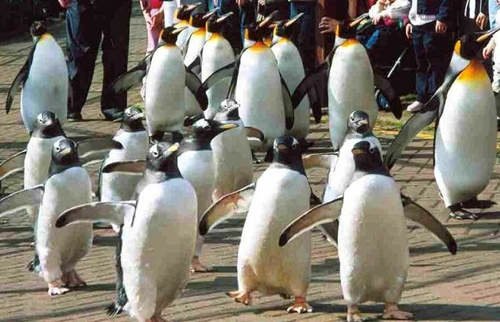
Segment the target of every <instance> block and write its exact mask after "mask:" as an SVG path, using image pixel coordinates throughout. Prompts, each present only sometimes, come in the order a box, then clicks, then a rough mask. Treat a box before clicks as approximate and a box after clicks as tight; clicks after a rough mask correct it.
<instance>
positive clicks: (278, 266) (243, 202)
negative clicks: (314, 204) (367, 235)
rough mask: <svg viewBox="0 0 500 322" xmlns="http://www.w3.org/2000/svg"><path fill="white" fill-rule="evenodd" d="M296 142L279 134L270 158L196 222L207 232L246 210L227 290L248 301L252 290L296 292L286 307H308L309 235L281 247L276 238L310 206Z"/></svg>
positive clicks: (306, 309) (308, 309) (297, 309)
mask: <svg viewBox="0 0 500 322" xmlns="http://www.w3.org/2000/svg"><path fill="white" fill-rule="evenodd" d="M300 151H301V148H300V145H299V142H298V141H297V140H296V139H295V138H293V137H291V136H281V137H278V138H276V139H275V141H274V144H273V154H274V157H273V163H272V164H271V165H270V166H269V168H267V170H266V171H264V173H262V175H261V176H260V178H259V179H258V180H257V183H256V184H251V185H249V186H247V187H244V188H242V189H240V190H239V191H236V192H233V193H231V194H228V195H226V196H224V197H222V198H221V199H219V200H218V201H217V202H216V203H215V204H214V205H212V206H211V207H210V208H209V209H208V210H207V211H206V213H205V214H204V215H203V218H202V220H201V222H200V232H201V233H202V234H205V233H207V232H208V230H210V229H211V228H213V227H214V226H215V225H217V224H218V223H219V222H221V221H222V220H224V219H225V218H226V217H228V216H230V215H233V214H234V213H236V212H245V211H248V214H247V216H246V220H245V224H244V226H243V233H242V235H241V241H240V246H239V249H238V264H237V268H238V291H235V292H230V293H228V295H229V296H230V297H232V298H234V300H235V301H237V302H240V303H243V304H245V305H248V304H250V302H251V294H252V293H253V292H254V291H259V292H261V293H264V294H266V295H271V294H280V295H282V296H283V297H285V298H287V297H289V296H294V297H295V303H294V304H293V305H292V306H290V307H289V308H288V311H289V312H297V313H305V312H311V311H312V308H311V307H310V306H309V305H308V304H307V302H306V293H307V288H308V286H309V280H310V275H311V235H310V233H306V234H304V235H303V236H301V237H300V238H298V239H297V240H295V241H294V242H293V243H292V244H291V245H290V247H287V248H280V247H279V246H278V243H277V238H278V236H279V234H280V232H281V231H282V230H283V229H284V228H285V226H286V225H287V224H288V223H289V222H290V221H291V220H294V219H295V218H297V217H298V216H299V215H300V214H301V213H302V212H304V211H305V210H307V209H308V208H309V195H310V188H309V183H308V182H307V178H306V176H305V174H304V167H303V165H302V159H301V152H300Z"/></svg>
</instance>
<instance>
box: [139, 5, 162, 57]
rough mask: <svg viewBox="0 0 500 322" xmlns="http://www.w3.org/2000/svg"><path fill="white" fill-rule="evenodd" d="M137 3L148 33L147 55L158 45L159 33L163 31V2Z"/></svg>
mask: <svg viewBox="0 0 500 322" xmlns="http://www.w3.org/2000/svg"><path fill="white" fill-rule="evenodd" d="M139 2H140V4H141V9H142V15H143V16H144V20H146V28H147V31H148V47H147V49H146V54H148V53H150V52H152V51H153V50H154V49H155V48H156V46H157V45H158V39H159V38H160V31H161V30H162V29H163V9H162V4H163V0H139Z"/></svg>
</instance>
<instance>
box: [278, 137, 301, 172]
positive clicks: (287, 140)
mask: <svg viewBox="0 0 500 322" xmlns="http://www.w3.org/2000/svg"><path fill="white" fill-rule="evenodd" d="M273 162H278V163H281V164H284V165H287V166H293V165H294V164H297V163H298V164H300V166H302V148H301V147H300V144H299V141H298V140H297V139H296V138H294V137H293V136H290V135H283V136H280V137H277V138H276V139H275V140H274V143H273Z"/></svg>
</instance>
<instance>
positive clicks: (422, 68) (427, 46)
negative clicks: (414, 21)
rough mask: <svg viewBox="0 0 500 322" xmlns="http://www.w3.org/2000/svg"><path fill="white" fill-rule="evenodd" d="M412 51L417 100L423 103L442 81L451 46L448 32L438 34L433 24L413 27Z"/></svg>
mask: <svg viewBox="0 0 500 322" xmlns="http://www.w3.org/2000/svg"><path fill="white" fill-rule="evenodd" d="M412 39H413V50H414V51H415V58H416V61H417V72H416V86H417V100H418V101H419V102H422V103H425V102H426V101H427V100H429V98H430V97H431V96H432V95H433V94H434V92H436V90H437V89H438V88H439V86H440V85H441V83H442V82H443V80H444V76H445V74H446V70H447V69H448V65H449V62H450V58H451V53H452V50H453V44H452V39H451V35H450V34H449V32H446V33H444V34H438V33H436V32H435V23H434V22H432V23H428V24H425V25H422V26H413V34H412Z"/></svg>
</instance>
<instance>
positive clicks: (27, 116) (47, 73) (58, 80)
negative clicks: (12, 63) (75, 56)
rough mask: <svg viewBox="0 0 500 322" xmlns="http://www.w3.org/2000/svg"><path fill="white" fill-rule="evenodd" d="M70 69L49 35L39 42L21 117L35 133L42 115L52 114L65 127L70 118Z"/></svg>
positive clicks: (23, 90) (28, 128) (25, 92)
mask: <svg viewBox="0 0 500 322" xmlns="http://www.w3.org/2000/svg"><path fill="white" fill-rule="evenodd" d="M67 107H68V69H67V67H66V60H65V58H64V54H63V52H62V49H61V47H59V45H58V44H57V42H56V41H55V40H54V38H52V36H49V35H43V36H42V37H41V39H40V40H39V41H38V43H37V45H36V48H35V52H34V53H33V60H32V62H31V67H30V70H29V76H28V79H27V80H26V82H25V83H24V86H23V88H22V91H21V116H22V119H23V123H24V126H25V127H26V129H27V130H28V131H29V132H31V131H33V125H34V122H35V120H36V117H37V116H38V114H40V113H41V112H44V111H51V112H53V113H54V114H56V116H57V118H58V119H59V121H60V122H61V124H63V123H64V122H65V121H66V118H67Z"/></svg>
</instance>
